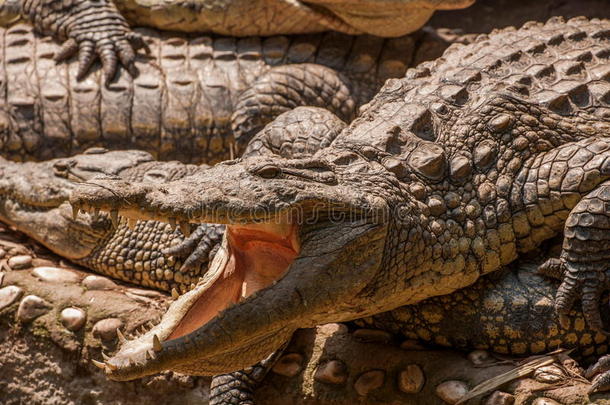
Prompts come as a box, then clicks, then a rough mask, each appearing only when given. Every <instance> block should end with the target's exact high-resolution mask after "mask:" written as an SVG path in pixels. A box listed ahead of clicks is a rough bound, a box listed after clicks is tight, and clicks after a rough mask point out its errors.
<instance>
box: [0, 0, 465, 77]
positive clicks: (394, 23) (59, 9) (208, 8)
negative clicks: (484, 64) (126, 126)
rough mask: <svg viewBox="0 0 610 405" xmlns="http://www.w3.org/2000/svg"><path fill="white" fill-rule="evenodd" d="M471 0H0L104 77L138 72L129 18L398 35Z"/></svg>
mask: <svg viewBox="0 0 610 405" xmlns="http://www.w3.org/2000/svg"><path fill="white" fill-rule="evenodd" d="M472 3H474V0H418V1H413V0H383V1H379V0H367V1H362V0H357V1H355V0H346V1H329V0H305V1H299V0H258V1H252V0H219V1H218V0H211V1H210V0H188V1H183V0H179V1H178V0H171V1H148V0H127V1H124V0H116V1H114V2H113V1H110V0H97V1H91V0H87V1H82V0H1V1H0V22H2V23H4V24H8V23H9V22H11V21H15V20H18V19H19V18H20V17H23V18H25V19H28V20H29V21H31V22H32V23H33V24H34V26H35V27H36V28H37V30H38V31H39V32H41V33H44V34H47V35H53V36H54V37H55V38H57V39H58V40H61V41H65V42H64V44H63V47H62V50H61V52H59V53H58V54H57V59H58V60H65V59H67V58H69V57H70V56H71V55H73V54H75V53H76V52H78V54H79V56H78V57H79V61H80V68H79V77H83V76H84V75H85V73H86V72H87V71H88V70H89V67H90V66H91V64H92V63H93V61H94V60H95V58H96V57H97V55H99V58H100V59H101V61H102V64H103V67H104V69H103V70H104V77H105V78H106V80H105V81H106V82H109V81H110V80H112V78H113V77H114V76H115V72H116V70H117V64H118V62H119V61H120V63H121V64H122V65H123V66H125V67H126V68H127V69H128V70H129V71H130V72H131V73H132V74H137V69H136V68H135V66H134V60H135V51H137V49H139V48H143V47H145V46H144V44H143V43H142V40H141V37H140V36H139V35H138V34H137V33H134V32H133V31H131V29H130V28H129V23H131V24H134V25H140V26H146V27H152V28H157V29H162V30H172V31H182V32H212V33H216V34H221V35H230V36H242V37H248V36H270V35H278V34H305V33H318V32H322V31H331V30H332V31H335V32H342V33H345V34H350V35H360V34H372V35H376V36H382V37H399V36H403V35H406V34H408V33H411V32H414V31H416V30H417V29H419V28H420V27H421V26H423V25H424V24H425V22H426V21H427V20H428V19H429V18H430V16H432V14H433V12H434V10H442V9H444V10H448V9H459V8H464V7H467V6H469V5H471V4H472Z"/></svg>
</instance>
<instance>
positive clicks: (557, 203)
mask: <svg viewBox="0 0 610 405" xmlns="http://www.w3.org/2000/svg"><path fill="white" fill-rule="evenodd" d="M609 38H610V22H609V21H608V20H605V19H591V20H589V19H586V18H575V19H571V20H569V21H568V22H565V21H564V20H563V19H561V18H552V19H550V20H549V21H547V22H546V23H536V22H530V23H526V24H525V25H524V26H523V27H521V28H520V29H515V28H508V29H504V30H498V31H495V32H492V33H491V34H490V35H482V36H480V37H479V38H478V39H477V40H476V41H475V42H474V43H473V44H470V45H467V46H459V45H454V46H452V47H450V48H449V49H448V50H447V51H446V52H445V54H444V55H443V57H441V58H440V59H438V60H437V61H434V62H429V63H424V64H422V65H420V66H418V67H417V68H414V69H409V70H408V71H407V73H406V75H405V78H404V79H392V80H389V81H388V82H386V84H385V85H384V87H383V88H382V89H381V91H380V92H379V94H378V95H377V96H376V97H375V98H374V99H373V100H372V101H371V102H370V103H368V104H367V105H365V106H364V107H363V108H362V112H361V115H360V116H359V117H358V118H357V119H356V120H355V121H353V122H352V123H351V124H350V125H349V126H348V127H347V128H345V129H344V130H343V131H341V133H340V134H339V135H337V136H336V137H335V138H334V139H333V141H332V143H331V144H330V145H329V146H328V147H326V148H322V149H320V150H319V151H318V152H316V153H315V154H313V155H312V156H311V157H310V158H301V159H287V158H286V157H277V156H275V157H273V156H250V157H246V158H243V159H236V160H232V161H227V162H223V163H220V164H217V165H216V166H214V167H211V168H207V169H201V170H199V171H197V172H195V173H193V174H192V175H190V176H188V177H184V178H182V179H179V180H175V181H170V182H167V183H163V184H152V183H147V182H134V181H130V180H124V179H116V178H115V179H94V180H90V181H88V182H86V183H81V184H79V185H78V186H77V187H76V188H75V190H74V191H73V192H72V194H71V197H70V202H71V203H72V205H73V208H74V210H75V212H79V211H81V210H85V211H87V212H95V211H96V210H100V209H101V210H102V211H108V212H110V213H111V215H113V216H115V217H117V218H119V217H125V218H129V220H131V221H134V220H154V221H161V222H169V223H172V222H179V223H183V224H185V225H188V224H200V223H217V224H225V225H226V230H225V233H224V237H223V240H222V242H221V246H220V248H219V250H218V253H217V254H216V255H215V256H214V258H213V260H212V262H211V263H210V265H209V268H208V269H207V271H206V272H205V274H204V275H203V277H202V278H201V279H200V280H199V281H198V282H197V285H196V286H195V288H194V289H192V290H190V291H189V292H187V293H185V294H183V295H182V296H180V297H179V298H178V299H177V300H176V301H175V302H174V303H173V304H172V305H171V306H170V308H169V310H168V312H167V313H166V314H165V316H164V317H163V319H162V320H161V322H160V323H159V324H158V325H157V326H155V327H154V328H153V329H151V331H149V332H148V333H146V334H144V335H143V336H141V337H139V338H137V339H135V340H131V341H129V342H126V343H124V344H123V345H122V346H121V349H120V350H119V352H117V353H116V354H115V355H114V356H113V357H111V358H110V359H108V360H106V361H105V362H104V363H103V364H102V365H101V366H102V367H103V368H104V370H105V372H106V374H107V375H108V376H109V377H110V378H112V379H117V380H129V379H133V378H137V377H141V376H143V375H149V374H153V373H156V372H159V371H161V370H166V369H171V370H176V371H180V372H186V373H192V374H219V373H226V372H231V371H234V370H237V369H240V368H243V367H247V366H248V365H250V364H254V363H255V362H257V361H259V360H260V359H262V358H264V357H265V356H267V355H268V354H270V353H272V352H273V351H274V350H275V349H277V348H278V347H280V346H281V345H282V344H283V343H284V342H285V341H286V340H287V339H288V338H289V336H290V335H291V334H292V333H293V332H294V331H295V330H296V329H298V328H302V327H310V326H314V325H318V324H322V323H326V322H341V321H348V320H352V319H357V318H363V317H368V316H372V315H375V314H377V313H381V312H386V311H389V310H392V309H395V308H397V307H400V306H404V305H411V304H416V303H418V302H420V301H422V300H424V299H427V298H430V297H433V296H440V295H446V294H450V293H452V292H454V291H456V290H457V289H460V288H463V287H466V286H468V285H471V284H472V283H474V282H475V281H476V280H477V279H478V278H479V277H480V276H481V275H484V274H488V273H490V272H494V271H497V270H498V269H500V268H501V267H502V266H503V265H506V264H509V263H510V262H512V261H514V260H515V259H516V258H518V257H519V256H522V255H523V254H525V253H527V252H529V251H532V250H534V249H535V248H536V247H538V246H540V244H542V243H543V242H544V241H545V240H548V239H550V238H552V237H555V236H557V235H559V234H561V232H562V230H564V226H565V233H564V244H563V248H562V253H561V255H560V258H558V259H552V260H550V261H549V262H547V263H545V264H544V265H543V266H541V271H543V272H545V273H547V274H549V275H555V276H558V277H561V278H562V279H563V282H562V284H561V286H560V287H559V289H558V293H557V297H556V301H555V303H556V304H555V305H556V310H557V312H558V314H559V315H560V317H559V320H560V321H561V322H560V323H561V324H562V325H563V326H568V323H569V322H568V320H567V319H566V314H567V313H568V311H569V310H570V309H571V307H572V305H573V303H574V301H575V300H576V298H578V297H579V296H580V295H582V297H581V298H582V306H583V309H584V315H585V317H586V319H587V323H588V325H589V326H590V327H591V328H593V329H595V330H600V329H601V328H602V320H601V318H600V315H599V309H598V307H597V305H598V302H597V299H598V297H599V294H600V293H601V290H602V289H603V288H604V287H605V285H604V283H603V280H604V277H603V276H604V273H603V271H604V270H606V268H605V266H607V258H608V255H609V254H610V251H609V250H608V234H609V233H608V232H607V229H608V215H609V212H608V209H607V207H608V201H610V198H609V193H610V184H609V183H608V179H609V178H610V166H609V165H610V139H609V138H608V132H609V130H610V118H609V117H610V116H609V111H610V110H609V102H610V98H609V94H610V93H609V91H610V84H609V83H608V81H609V79H610V64H609V63H608V62H609V58H610V49H609V47H610V42H609ZM305 110H306V108H305ZM581 293H582V294H581ZM507 350H512V348H511V347H510V345H509V346H508V348H507Z"/></svg>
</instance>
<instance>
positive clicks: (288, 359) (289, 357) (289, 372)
mask: <svg viewBox="0 0 610 405" xmlns="http://www.w3.org/2000/svg"><path fill="white" fill-rule="evenodd" d="M302 368H303V356H302V355H301V354H299V353H289V354H285V355H283V356H282V357H281V358H280V359H279V360H278V362H277V363H275V365H274V366H273V368H272V370H273V372H274V373H275V374H279V375H283V376H285V377H294V376H296V375H297V374H299V373H300V372H301V369H302Z"/></svg>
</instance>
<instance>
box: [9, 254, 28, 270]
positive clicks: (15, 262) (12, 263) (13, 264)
mask: <svg viewBox="0 0 610 405" xmlns="http://www.w3.org/2000/svg"><path fill="white" fill-rule="evenodd" d="M31 266H32V256H30V255H20V256H13V257H11V258H10V259H8V267H10V268H11V269H13V270H20V269H27V268H29V267H31Z"/></svg>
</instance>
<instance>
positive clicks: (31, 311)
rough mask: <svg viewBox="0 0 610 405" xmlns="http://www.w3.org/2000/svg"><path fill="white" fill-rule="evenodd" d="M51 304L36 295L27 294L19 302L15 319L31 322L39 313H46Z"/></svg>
mask: <svg viewBox="0 0 610 405" xmlns="http://www.w3.org/2000/svg"><path fill="white" fill-rule="evenodd" d="M50 309H51V304H49V303H48V302H47V301H45V300H43V299H42V298H40V297H38V296H36V295H27V296H26V297H25V298H23V299H22V300H21V302H20V303H19V308H18V309H17V319H19V320H20V321H21V322H31V321H33V320H34V319H36V318H38V317H39V316H40V315H43V314H46V313H47V312H49V310H50Z"/></svg>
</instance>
